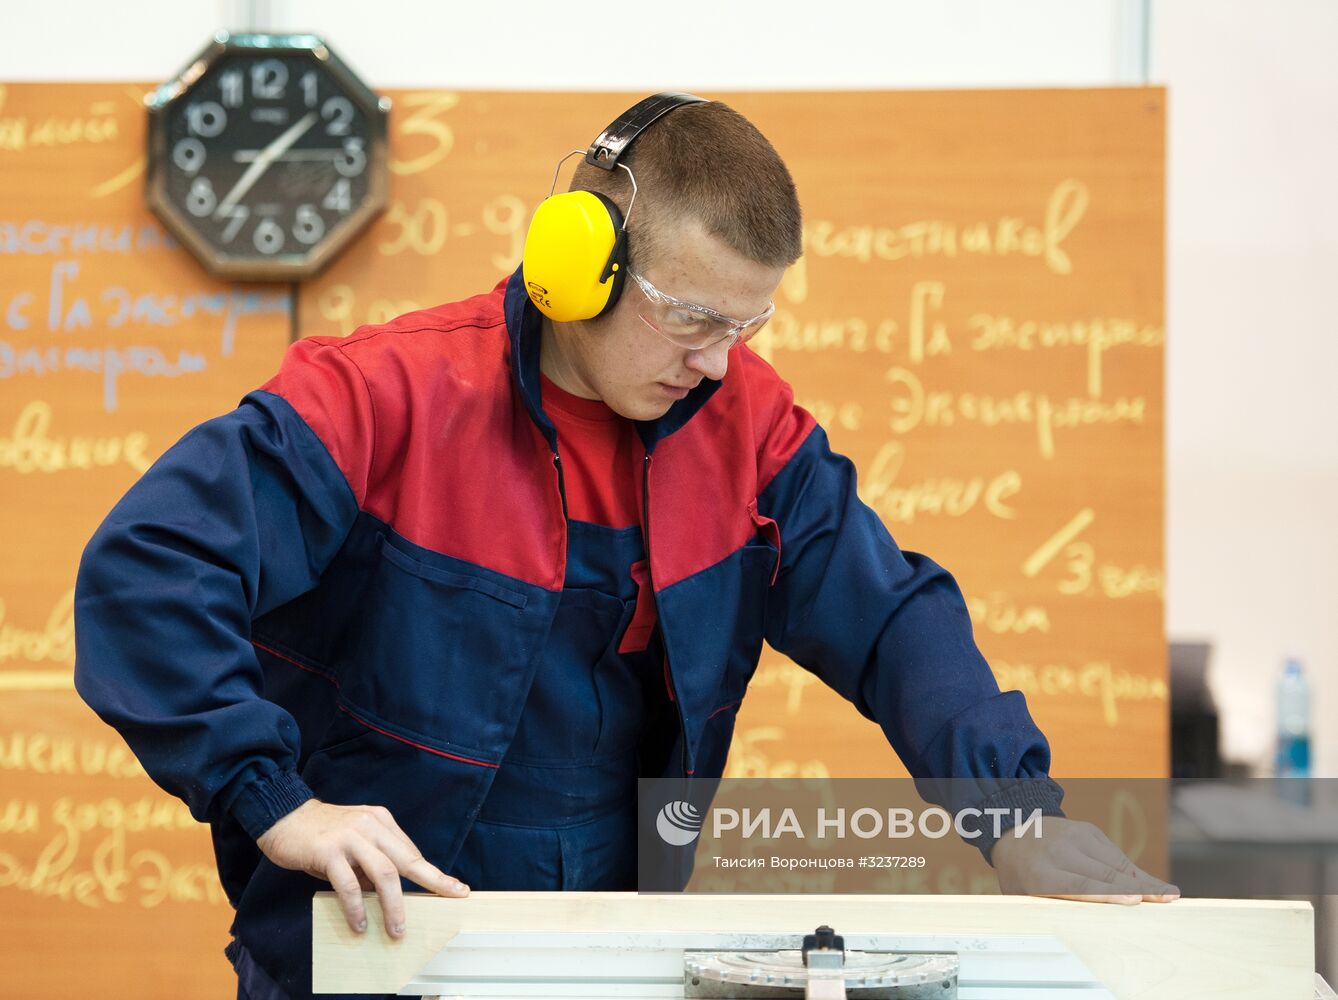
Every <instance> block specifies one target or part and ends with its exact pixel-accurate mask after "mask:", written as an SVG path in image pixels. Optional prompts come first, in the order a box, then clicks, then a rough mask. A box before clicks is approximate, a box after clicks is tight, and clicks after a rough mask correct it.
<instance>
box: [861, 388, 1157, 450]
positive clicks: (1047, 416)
mask: <svg viewBox="0 0 1338 1000" xmlns="http://www.w3.org/2000/svg"><path fill="white" fill-rule="evenodd" d="M886 380H887V382H888V384H890V385H891V386H892V389H893V394H892V398H891V400H890V402H891V407H892V420H891V421H890V426H891V428H892V430H893V431H895V432H896V433H898V434H908V433H910V432H911V431H913V430H915V429H917V428H919V427H954V426H956V425H958V424H959V423H961V424H977V425H979V426H981V427H1003V426H1013V425H1020V426H1027V425H1030V426H1032V427H1034V428H1035V432H1036V447H1037V450H1038V451H1039V452H1040V454H1041V457H1043V458H1045V459H1053V458H1054V457H1055V432H1056V431H1057V430H1071V429H1076V428H1079V427H1093V426H1097V425H1101V424H1142V423H1143V421H1144V420H1145V419H1146V417H1147V400H1146V399H1145V398H1144V397H1142V396H1133V397H1128V398H1123V397H1122V398H1119V399H1114V400H1111V401H1108V402H1107V401H1104V400H1097V399H1083V398H1080V397H1070V398H1068V399H1051V398H1050V396H1048V395H1046V394H1045V393H1038V392H1031V391H1030V390H1025V389H1024V390H1019V391H1018V392H1015V393H1012V394H1011V395H1006V396H990V395H985V394H983V393H974V392H946V391H931V390H927V389H926V388H925V386H924V383H922V382H921V381H920V379H919V377H918V376H917V375H915V373H914V372H911V371H909V370H907V369H905V368H890V369H888V372H887V375H886Z"/></svg>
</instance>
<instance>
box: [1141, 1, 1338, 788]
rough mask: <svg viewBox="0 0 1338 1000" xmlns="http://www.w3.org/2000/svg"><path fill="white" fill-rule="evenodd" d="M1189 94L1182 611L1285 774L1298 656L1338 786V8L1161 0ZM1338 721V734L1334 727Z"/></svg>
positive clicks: (1175, 240)
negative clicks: (1288, 680) (1291, 676)
mask: <svg viewBox="0 0 1338 1000" xmlns="http://www.w3.org/2000/svg"><path fill="white" fill-rule="evenodd" d="M1151 27H1152V30H1151V32H1150V37H1151V39H1152V59H1151V66H1152V73H1153V78H1154V79H1156V80H1159V81H1165V82H1166V83H1167V84H1168V86H1169V87H1170V112H1169V129H1168V134H1169V160H1170V164H1169V167H1170V169H1169V182H1168V200H1167V205H1168V211H1167V228H1168V249H1169V254H1168V274H1167V279H1168V280H1167V330H1168V340H1167V396H1168V400H1167V402H1168V427H1167V474H1168V494H1169V495H1168V500H1169V502H1168V507H1167V524H1166V526H1167V571H1168V577H1169V582H1170V592H1169V594H1168V601H1167V621H1168V628H1169V629H1170V631H1171V633H1172V634H1173V635H1176V634H1180V635H1184V634H1192V635H1198V636H1203V637H1206V638H1210V639H1212V640H1213V641H1214V642H1215V643H1216V644H1217V652H1216V656H1215V662H1214V666H1213V670H1214V673H1215V680H1216V685H1215V686H1216V691H1217V695H1218V700H1219V703H1220V704H1221V706H1222V708H1223V718H1224V723H1225V736H1226V746H1227V748H1228V750H1229V751H1231V752H1232V753H1234V754H1235V755H1236V756H1237V757H1240V758H1244V759H1248V760H1265V761H1266V760H1267V759H1268V757H1269V755H1270V753H1271V747H1270V739H1271V733H1272V729H1273V725H1274V723H1273V683H1274V680H1275V679H1276V676H1277V671H1278V669H1279V667H1280V660H1281V658H1282V657H1283V656H1285V655H1287V654H1289V653H1292V652H1294V653H1295V654H1296V655H1298V656H1300V657H1301V658H1302V659H1303V660H1304V661H1305V663H1306V664H1307V665H1308V667H1309V668H1310V671H1311V682H1312V685H1313V686H1314V687H1315V689H1316V698H1317V703H1316V704H1315V706H1314V714H1315V716H1316V718H1317V720H1318V733H1317V750H1318V762H1319V768H1318V772H1319V773H1320V774H1321V775H1322V776H1325V777H1331V776H1338V308H1336V307H1338V61H1335V59H1334V54H1335V53H1336V52H1338V4H1335V3H1333V2H1332V0H1273V2H1270V3H1267V4H1264V3H1258V4H1240V3H1222V2H1221V0H1159V2H1157V3H1156V4H1155V5H1154V7H1153V18H1152V25H1151ZM1326 723H1327V725H1326Z"/></svg>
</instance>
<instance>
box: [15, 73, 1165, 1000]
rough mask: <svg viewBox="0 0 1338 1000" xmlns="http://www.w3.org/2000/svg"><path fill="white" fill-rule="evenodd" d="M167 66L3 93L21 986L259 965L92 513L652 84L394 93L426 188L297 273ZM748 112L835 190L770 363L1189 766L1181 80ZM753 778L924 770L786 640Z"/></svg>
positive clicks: (448, 249)
mask: <svg viewBox="0 0 1338 1000" xmlns="http://www.w3.org/2000/svg"><path fill="white" fill-rule="evenodd" d="M148 89H149V88H148V87H147V86H128V85H122V84H78V85H73V84H71V85H51V84H42V85H28V84H11V85H8V86H0V177H3V179H4V183H3V185H2V186H0V262H2V264H0V497H3V508H2V509H3V511H4V515H5V517H4V521H3V524H2V525H0V551H3V552H4V553H5V557H4V559H3V560H0V903H2V904H3V905H0V940H3V941H4V942H5V943H4V945H3V946H0V952H2V953H3V954H4V955H5V956H6V957H7V960H6V962H5V966H6V988H5V992H6V995H14V996H22V997H32V998H38V997H57V996H70V995H77V994H79V993H82V992H92V991H94V990H97V991H100V992H103V993H111V994H113V995H117V994H119V993H120V992H122V989H121V984H130V983H134V984H135V986H134V992H135V995H137V996H144V997H159V996H161V997H168V996H171V997H217V996H225V995H229V994H228V991H229V990H230V989H231V986H230V975H229V971H228V969H227V967H226V963H225V962H224V960H223V959H222V957H221V955H220V951H221V948H222V946H223V944H224V943H225V941H226V927H227V924H228V922H229V919H230V915H229V911H228V908H227V905H226V903H225V902H223V899H222V893H221V891H220V889H219V888H218V885H217V881H216V878H215V876H214V875H213V871H212V866H211V864H210V860H209V848H208V836H207V831H205V830H204V829H203V828H200V827H198V826H197V825H196V824H194V822H193V821H192V820H191V819H190V817H189V815H188V813H186V811H185V809H184V807H183V806H181V805H179V804H178V803H176V802H175V801H174V800H171V799H168V798H167V797H166V796H164V795H163V794H162V793H161V792H159V791H158V790H157V789H156V788H155V787H154V786H153V785H152V784H151V782H149V780H148V779H147V778H146V777H145V776H144V775H143V773H142V771H140V769H139V768H138V766H137V765H136V763H135V762H134V761H133V759H132V758H131V757H129V755H128V753H127V751H126V750H125V749H124V745H123V744H122V743H121V742H120V740H119V738H118V737H117V736H116V735H115V734H114V733H113V732H112V731H111V730H109V729H107V728H106V727H105V726H103V725H102V724H101V723H100V722H99V721H98V720H97V719H96V718H95V717H94V716H93V715H92V714H91V713H90V712H89V711H88V710H87V709H86V708H84V707H83V705H82V704H81V703H80V702H79V700H78V698H77V696H76V695H75V694H74V692H73V690H72V687H71V682H70V671H71V665H72V663H73V632H72V628H71V622H70V594H71V589H72V586H73V579H74V573H75V569H76V567H77V563H78V558H79V554H80V552H81V550H82V547H83V544H84V542H85V541H86V540H87V538H88V537H89V535H90V534H91V533H92V531H93V529H94V528H95V527H96V525H97V524H98V522H99V521H100V520H101V518H102V517H103V516H104V515H105V513H106V512H107V510H108V509H109V508H110V507H111V505H112V504H113V503H114V502H115V501H116V500H117V498H119V497H120V495H121V494H122V493H123V492H124V491H125V490H126V489H127V488H128V487H129V486H130V484H131V483H132V482H133V481H134V480H135V478H136V477H137V476H138V475H139V473H140V472H142V471H143V470H144V469H145V468H146V467H147V465H148V464H149V463H150V462H152V460H153V459H154V458H156V457H157V456H158V455H160V454H161V453H162V452H163V451H164V450H165V449H166V448H167V447H168V446H169V445H170V444H171V443H172V442H173V441H174V440H176V439H177V438H178V437H179V436H180V435H181V434H182V433H184V432H185V431H186V430H187V429H188V428H189V427H191V426H193V425H194V424H196V423H198V422H200V421H202V420H204V419H206V418H208V417H210V416H213V415H215V414H218V413H221V412H224V411H226V410H228V409H230V408H231V407H232V406H233V405H234V404H235V403H236V401H237V400H238V399H239V398H240V397H241V396H242V395H243V394H245V393H246V392H247V391H248V390H249V389H251V388H253V387H255V386H257V385H259V384H260V383H262V382H263V381H265V379H266V378H267V377H268V375H269V374H270V373H271V372H272V371H273V370H274V369H275V368H276V366H277V365H278V362H279V358H280V356H281V354H282V352H283V350H284V348H285V346H286V345H287V344H288V343H289V341H290V338H291V337H292V336H294V335H297V334H301V335H309V334H346V333H348V332H350V331H351V330H352V329H354V328H355V327H356V326H357V325H359V324H361V323H364V322H368V321H377V320H381V319H387V318H389V317H390V316H392V315H395V314H397V313H399V312H402V311H405V310H407V309H410V308H413V307H415V306H424V305H430V304H435V303H437V302H442V301H447V300H449V299H452V298H456V297H461V296H464V295H468V294H473V293H475V292H478V291H480V290H484V289H486V288H489V287H491V286H492V285H493V284H494V283H495V282H496V281H497V280H498V279H499V278H500V277H501V276H503V275H504V274H505V273H507V272H508V271H510V270H511V269H512V268H514V267H515V266H516V264H517V263H518V261H519V254H520V247H521V243H522V240H523V238H524V233H525V227H526V225H527V223H528V217H529V213H530V212H531V211H532V210H533V208H534V206H535V204H536V203H537V202H538V201H539V200H540V199H541V198H542V197H543V195H545V194H546V193H547V189H548V183H549V179H550V177H551V173H552V167H553V164H554V163H555V162H556V161H557V159H558V157H559V156H560V155H561V154H562V153H564V152H566V151H567V150H569V149H571V148H574V147H577V146H583V145H584V144H585V143H586V142H588V141H589V139H590V138H591V137H592V136H593V135H594V134H595V132H597V131H598V129H599V128H600V127H601V126H602V125H603V124H605V123H606V122H607V121H609V120H611V119H612V118H613V117H614V116H615V115H616V114H617V113H618V112H620V111H621V110H623V109H624V108H625V107H626V106H628V105H629V104H630V103H632V101H633V100H634V99H635V98H636V96H638V95H611V94H599V95H568V94H484V93H476V94H475V93H460V94H456V93H446V92H439V91H427V92H400V93H394V92H392V95H391V96H392V97H394V99H395V109H394V111H393V113H392V121H391V132H392V136H391V141H392V160H393V179H392V204H391V208H390V210H389V211H388V212H387V213H386V215H385V216H383V217H382V218H381V219H380V220H379V221H378V222H377V223H376V224H374V225H373V226H372V227H371V228H370V229H369V230H368V231H367V232H366V233H365V234H364V236H363V237H362V238H361V240H360V241H359V242H358V244H357V245H356V246H355V247H354V248H353V249H352V250H351V251H350V252H349V253H348V254H347V255H345V257H343V258H342V259H341V260H339V261H338V262H336V264H335V265H334V266H333V267H332V268H331V269H330V270H329V271H328V272H327V273H326V274H325V275H324V276H323V277H321V278H320V279H318V280H316V281H313V282H310V283H309V284H307V285H306V286H304V287H302V288H301V289H300V290H298V291H297V292H296V294H293V292H292V290H290V289H289V288H287V287H286V286H280V287H265V286H232V285H226V284H221V283H219V282H216V281H214V280H212V279H210V278H208V277H207V276H205V274H204V273H203V272H202V271H201V270H200V269H199V268H198V267H197V266H196V264H195V263H194V262H193V260H192V259H191V258H190V257H189V256H188V255H187V254H186V253H185V252H184V251H182V250H181V249H180V248H179V247H177V246H175V244H174V243H173V241H172V240H171V239H169V238H168V237H167V236H166V234H165V233H164V232H163V230H162V228H161V227H160V226H159V225H158V224H157V222H156V220H155V219H154V218H153V217H152V216H151V215H150V214H149V213H148V212H147V210H146V209H145V208H144V205H143V200H142V195H141V184H142V172H143V158H142V157H143V153H142V150H143V144H144V143H143V128H144V112H143V108H142V105H141V104H140V100H141V98H142V96H143V94H144V93H145V92H146V91H147V90H148ZM713 96H714V95H713ZM725 99H726V100H729V101H730V103H732V104H733V105H734V106H735V107H737V108H738V109H739V110H740V111H741V112H743V113H744V114H745V115H747V116H748V117H749V118H751V119H752V120H753V121H754V122H756V123H757V124H758V126H759V127H760V128H761V129H762V130H763V132H765V133H766V134H767V135H768V136H769V137H770V138H771V139H772V141H773V142H774V143H775V145H776V146H777V148H778V149H779V150H780V152H781V154H782V156H784V157H785V159H786V161H787V162H788V163H789V164H790V167H791V169H792V171H793V173H794V175H795V179H796V182H797V184H798V187H799V192H800V198H801V201H802V203H803V206H804V211H805V219H806V224H805V232H806V253H805V256H804V258H803V260H802V261H801V262H800V263H799V264H798V265H796V267H794V268H793V269H792V270H791V272H790V273H789V274H788V275H787V277H786V279H785V282H784V283H783V285H782V287H781V290H780V292H779V295H778V298H777V313H776V317H775V319H774V320H773V321H772V322H771V324H770V325H769V326H768V327H767V328H766V330H765V331H764V332H763V333H762V334H761V335H760V336H759V337H758V338H757V341H756V342H755V343H756V344H757V347H758V350H760V351H761V352H762V353H763V354H764V355H765V356H767V357H768V358H769V359H770V360H771V361H772V362H773V363H774V364H775V365H776V366H777V367H778V368H779V369H780V371H781V373H782V374H784V375H785V376H786V377H788V378H789V379H790V380H791V381H792V382H793V383H794V386H795V389H796V393H797V395H798V397H799V399H800V400H801V401H802V402H803V403H805V405H807V406H809V407H810V408H811V409H812V410H813V411H814V412H815V414H817V415H818V417H819V419H820V420H822V421H823V423H824V424H825V425H826V426H827V427H828V430H829V432H830V434H831V437H832V440H833V442H834V444H835V445H836V447H838V448H839V449H841V450H843V451H845V452H847V453H848V454H849V455H850V456H851V457H852V458H853V459H854V460H855V461H856V463H857V465H858V466H859V468H860V469H861V473H862V483H863V486H862V492H863V495H864V498H865V500H866V501H867V502H869V503H870V504H872V505H873V506H874V507H875V508H876V509H877V510H878V511H879V513H880V514H881V515H882V516H883V518H884V520H885V521H886V522H887V524H888V526H889V527H890V528H891V529H892V532H893V534H894V535H895V536H896V537H897V539H898V541H899V542H900V543H901V544H902V546H903V547H905V548H910V549H915V550H918V551H923V552H926V553H928V554H930V555H931V556H933V557H934V558H935V559H936V560H937V561H939V562H941V563H943V564H944V565H946V566H948V567H949V568H950V569H952V570H953V571H954V572H955V573H956V575H957V577H958V580H959V582H960V583H961V585H962V588H963V590H964V592H965V593H966V595H967V598H968V602H969V605H970V608H971V612H972V617H973V619H974V621H975V624H976V629H977V635H978V638H979V641H980V643H981V645H982V647H983V648H984V649H985V651H986V654H987V656H988V657H989V658H990V660H991V663H992V664H993V666H994V668H995V671H996V674H997V676H998V678H999V680H1000V683H1001V684H1002V685H1003V686H1004V687H1015V688H1019V689H1021V690H1023V691H1024V692H1025V693H1026V695H1027V697H1028V700H1029V702H1030V704H1031V706H1032V710H1033V712H1034V714H1035V715H1036V717H1037V719H1038V721H1039V722H1040V723H1041V725H1042V727H1043V728H1044V729H1045V730H1046V732H1047V733H1048V734H1049V735H1050V737H1051V741H1052V744H1053V747H1054V751H1055V771H1056V774H1057V775H1059V776H1061V777H1062V776H1064V775H1070V776H1073V775H1091V776H1103V775H1131V776H1133V775H1137V776H1157V775H1164V774H1165V773H1166V755H1167V726H1166V710H1167V705H1166V682H1165V656H1164V644H1163V586H1162V496H1163V473H1162V432H1163V400H1162V395H1163V367H1162V365H1163V360H1162V359H1163V347H1162V345H1163V331H1162V296H1163V291H1162V269H1163V258H1162V239H1163V159H1164V149H1163V131H1164V93H1163V92H1162V91H1160V90H1156V89H1134V90H1082V91H1078V90H1074V91H1028V92H1018V91H990V92H951V93H949V92H926V93H863V94H861V93H839V94H837V93H825V94H814V93H804V94H740V95H736V96H733V97H730V96H725ZM730 773H731V774H732V775H735V776H744V775H771V776H785V775H790V774H795V775H827V774H830V775H841V776H859V775H882V774H899V773H904V772H903V771H902V770H901V768H900V766H899V765H898V764H897V762H896V761H895V759H894V758H893V756H892V754H891V751H890V750H889V749H888V748H887V746H886V743H885V741H884V740H883V739H882V736H881V734H880V733H879V732H878V730H877V729H876V728H875V727H874V726H872V725H871V724H869V723H866V722H865V721H863V720H862V719H860V718H859V717H858V716H856V715H855V714H854V713H853V712H852V711H851V710H850V709H849V707H848V706H846V705H844V704H843V703H840V702H839V700H838V699H836V698H835V697H834V696H832V695H831V694H830V693H829V692H826V691H824V690H823V689H822V688H821V686H820V685H817V684H815V683H813V678H811V677H810V676H809V675H807V674H805V673H804V672H803V671H801V670H799V669H798V668H796V667H794V666H793V665H792V664H789V663H787V662H785V661H784V660H783V659H782V658H780V657H778V656H776V655H775V654H774V653H770V652H768V653H767V654H766V655H765V656H764V662H763V666H762V667H761V668H760V670H759V673H758V675H757V677H756V678H755V680H754V682H753V685H752V688H751V692H750V695H749V698H748V700H747V702H746V703H745V706H744V708H743V710H742V712H741V715H740V720H739V725H738V736H737V741H736V744H735V750H734V753H733V756H732V757H731V761H730ZM72 948H74V949H77V953H78V955H79V961H77V962H73V963H72V962H70V961H69V958H70V956H71V953H72V952H71V949H72ZM15 956H17V957H18V961H17V962H16V961H13V960H12V958H13V957H15Z"/></svg>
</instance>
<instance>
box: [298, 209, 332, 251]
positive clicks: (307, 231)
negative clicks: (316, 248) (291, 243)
mask: <svg viewBox="0 0 1338 1000" xmlns="http://www.w3.org/2000/svg"><path fill="white" fill-rule="evenodd" d="M293 235H294V236H296V237H297V241H298V242H299V243H305V244H306V245H307V246H311V245H312V244H313V243H317V242H319V241H320V238H321V237H322V236H324V235H325V220H324V219H322V218H321V213H320V212H318V211H316V206H315V205H298V206H297V222H296V223H294V225H293Z"/></svg>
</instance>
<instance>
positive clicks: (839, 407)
mask: <svg viewBox="0 0 1338 1000" xmlns="http://www.w3.org/2000/svg"><path fill="white" fill-rule="evenodd" d="M795 402H796V403H798V404H799V405H800V406H802V407H803V408H804V409H805V410H807V411H808V412H809V413H811V414H813V419H814V420H816V421H817V422H818V423H820V424H822V426H823V427H827V428H832V427H839V428H841V429H842V430H846V431H857V430H859V429H860V428H861V427H863V426H864V405H863V404H862V403H858V402H856V401H855V400H848V401H846V402H844V403H837V402H833V401H832V400H830V399H798V398H797V399H795Z"/></svg>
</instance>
